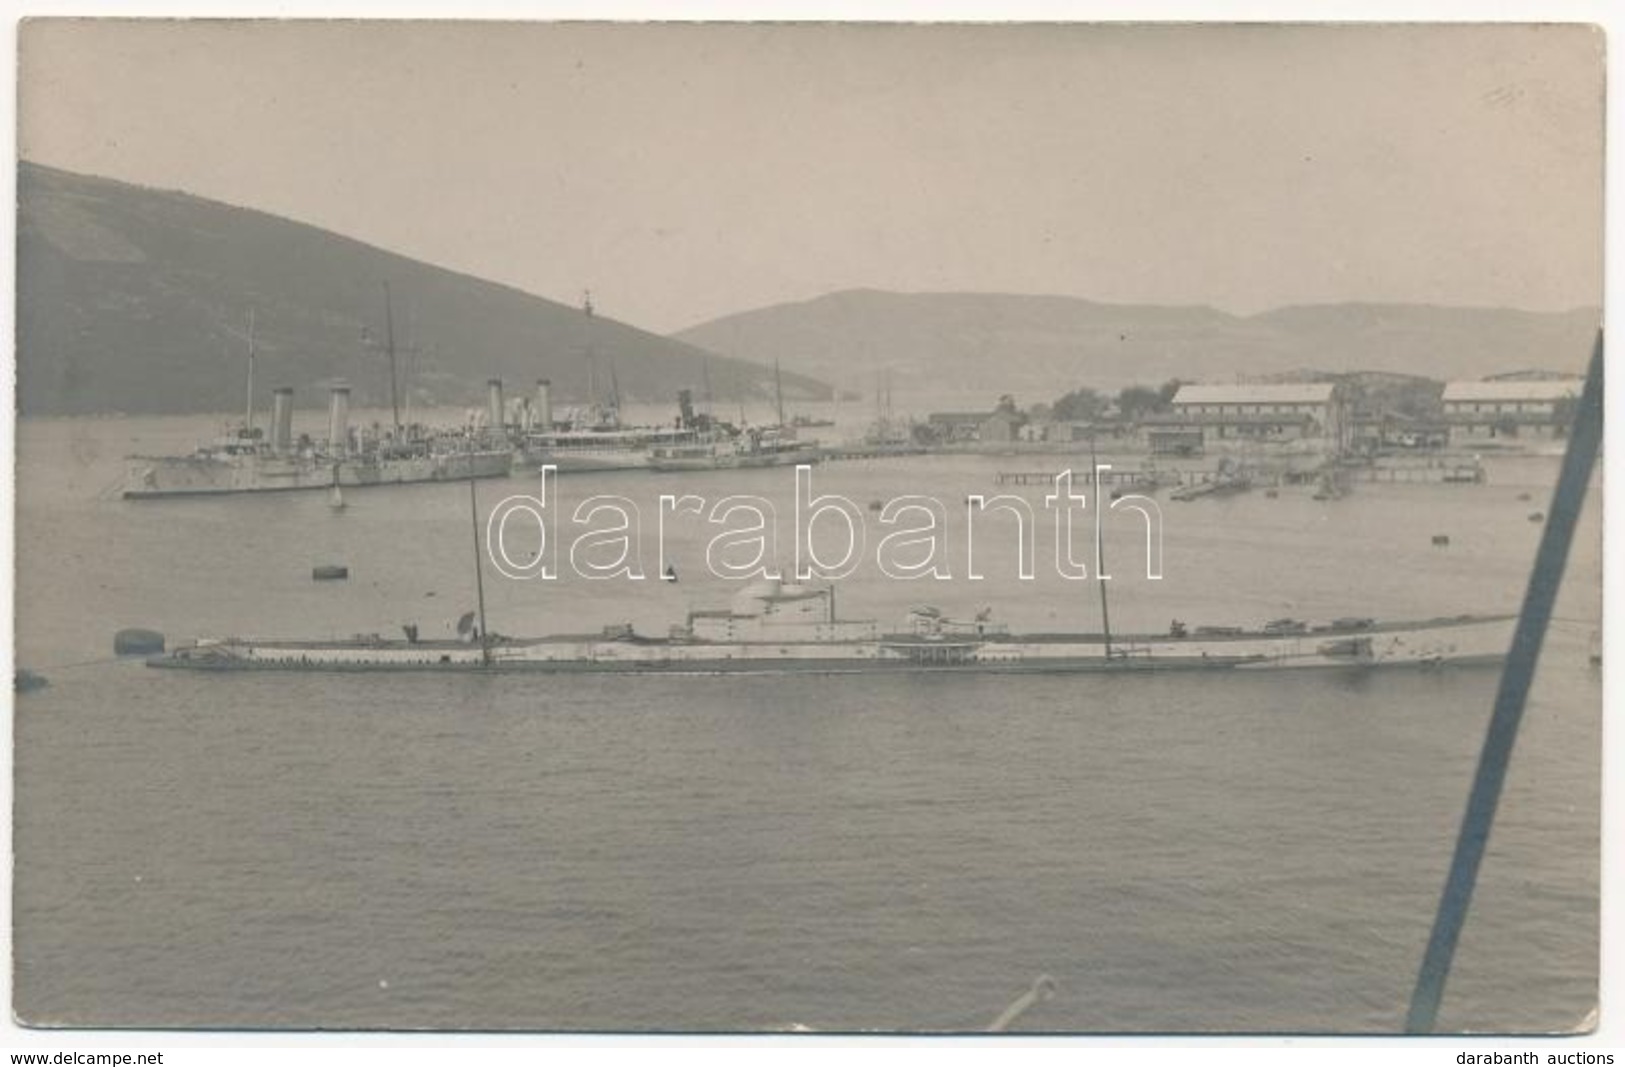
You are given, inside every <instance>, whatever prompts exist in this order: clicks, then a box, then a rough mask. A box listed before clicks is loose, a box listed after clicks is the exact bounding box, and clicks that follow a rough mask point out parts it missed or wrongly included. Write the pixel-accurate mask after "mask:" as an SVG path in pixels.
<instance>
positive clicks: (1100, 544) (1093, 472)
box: [1089, 430, 1112, 663]
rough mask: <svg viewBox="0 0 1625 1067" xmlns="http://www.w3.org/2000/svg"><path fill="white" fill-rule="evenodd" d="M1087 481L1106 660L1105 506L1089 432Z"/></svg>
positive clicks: (1108, 642) (1108, 634)
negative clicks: (1102, 530)
mask: <svg viewBox="0 0 1625 1067" xmlns="http://www.w3.org/2000/svg"><path fill="white" fill-rule="evenodd" d="M1089 481H1090V484H1092V485H1093V486H1094V489H1095V509H1096V511H1095V523H1096V525H1095V584H1096V585H1098V586H1099V587H1100V626H1101V629H1102V630H1103V631H1104V633H1105V637H1106V661H1107V662H1108V663H1110V662H1111V658H1112V616H1111V612H1110V611H1109V610H1108V609H1107V605H1106V545H1105V543H1104V540H1103V538H1102V536H1101V533H1100V525H1099V524H1100V520H1101V513H1100V510H1099V509H1100V508H1103V507H1105V506H1106V505H1105V504H1104V500H1105V498H1104V496H1102V495H1101V491H1100V465H1099V464H1098V463H1097V462H1096V461H1095V434H1094V431H1093V430H1091V431H1090V432H1089Z"/></svg>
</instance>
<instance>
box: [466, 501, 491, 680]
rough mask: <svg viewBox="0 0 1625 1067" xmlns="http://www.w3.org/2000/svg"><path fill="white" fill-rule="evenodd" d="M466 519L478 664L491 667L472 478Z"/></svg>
mask: <svg viewBox="0 0 1625 1067" xmlns="http://www.w3.org/2000/svg"><path fill="white" fill-rule="evenodd" d="M468 517H469V519H470V520H471V521H472V523H473V526H474V591H475V594H476V596H477V597H478V598H479V608H480V662H481V663H483V664H484V665H485V666H487V667H489V666H490V665H491V638H490V635H489V633H488V632H487V631H486V629H485V575H484V572H483V571H482V569H481V567H480V506H479V499H478V496H477V491H476V489H475V485H474V476H473V475H472V474H470V475H469V476H468Z"/></svg>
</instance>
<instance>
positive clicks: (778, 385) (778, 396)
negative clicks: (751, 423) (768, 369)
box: [773, 356, 784, 429]
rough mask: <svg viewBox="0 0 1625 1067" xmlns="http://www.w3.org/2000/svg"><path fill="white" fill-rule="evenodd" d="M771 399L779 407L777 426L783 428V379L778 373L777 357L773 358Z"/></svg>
mask: <svg viewBox="0 0 1625 1067" xmlns="http://www.w3.org/2000/svg"><path fill="white" fill-rule="evenodd" d="M773 399H774V401H775V402H776V403H777V404H778V407H779V428H780V429H783V428H784V380H783V378H782V377H781V376H780V375H779V361H778V357H776V356H775V357H774V359H773Z"/></svg>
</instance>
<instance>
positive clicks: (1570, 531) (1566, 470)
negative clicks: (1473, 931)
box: [1405, 331, 1603, 1034]
mask: <svg viewBox="0 0 1625 1067" xmlns="http://www.w3.org/2000/svg"><path fill="white" fill-rule="evenodd" d="M1602 351H1603V344H1602V333H1601V332H1600V331H1599V332H1598V334H1597V343H1596V347H1595V348H1593V349H1592V352H1591V365H1590V367H1589V368H1588V369H1587V371H1586V381H1585V389H1584V391H1583V392H1582V393H1581V394H1580V403H1579V405H1578V407H1577V408H1576V410H1575V414H1574V424H1573V427H1572V428H1571V429H1570V432H1569V447H1568V451H1567V452H1565V453H1564V455H1563V467H1562V470H1561V471H1560V472H1559V473H1558V477H1557V488H1556V489H1555V490H1554V491H1553V493H1552V506H1551V509H1550V510H1549V511H1548V512H1547V513H1546V529H1545V531H1544V532H1542V534H1541V537H1540V548H1539V549H1538V550H1537V551H1536V552H1535V566H1534V569H1533V570H1532V571H1531V572H1530V574H1529V587H1528V589H1527V590H1526V591H1525V593H1524V598H1523V610H1522V611H1521V612H1520V613H1519V615H1518V626H1517V629H1516V630H1515V631H1514V632H1513V635H1512V649H1511V651H1510V652H1508V653H1507V660H1506V666H1505V667H1504V668H1503V669H1502V671H1501V686H1500V688H1499V689H1498V690H1497V691H1496V694H1495V710H1494V711H1493V712H1492V713H1491V715H1490V725H1489V730H1488V731H1487V732H1486V734H1485V736H1484V748H1483V750H1482V751H1481V752H1480V753H1479V757H1478V772H1477V774H1476V775H1474V777H1473V789H1472V792H1471V793H1470V794H1469V796H1468V799H1467V811H1466V814H1465V815H1463V816H1462V820H1461V831H1460V833H1459V834H1458V836H1457V838H1456V853H1455V856H1454V857H1453V858H1452V859H1451V861H1450V874H1449V876H1448V877H1447V878H1446V879H1445V884H1444V893H1443V895H1442V896H1441V897H1440V899H1439V910H1438V913H1437V914H1436V915H1435V916H1434V919H1433V933H1432V934H1431V935H1430V936H1429V938H1428V946H1427V952H1426V954H1425V955H1424V956H1423V958H1422V968H1421V970H1420V971H1419V972H1418V973H1417V976H1416V988H1415V990H1414V991H1412V993H1411V1007H1410V1012H1409V1014H1408V1015H1407V1016H1406V1018H1405V1032H1406V1033H1411V1034H1426V1033H1431V1032H1432V1031H1433V1024H1434V1021H1435V1020H1436V1019H1437V1017H1438V1014H1439V1001H1440V999H1441V998H1442V997H1443V996H1444V986H1445V981H1446V980H1447V979H1448V978H1449V977H1450V964H1451V962H1452V960H1454V958H1455V954H1456V941H1457V940H1458V939H1459V938H1460V936H1461V928H1462V924H1463V923H1465V922H1466V920H1467V908H1468V906H1469V905H1470V904H1471V903H1472V899H1473V887H1474V885H1475V884H1476V883H1477V881H1478V868H1479V865H1480V863H1482V861H1483V859H1484V848H1485V845H1486V844H1487V843H1488V841H1489V836H1490V827H1491V825H1492V824H1493V823H1494V822H1495V809H1496V807H1497V806H1498V805H1499V804H1500V802H1501V787H1502V786H1503V785H1504V784H1505V783H1506V774H1507V764H1508V762H1509V761H1510V760H1511V758H1512V746H1513V743H1514V742H1516V741H1517V739H1518V726H1519V724H1520V723H1521V722H1522V720H1523V709H1524V704H1525V702H1526V701H1527V699H1528V697H1529V685H1530V682H1531V681H1533V679H1534V675H1535V664H1536V662H1537V661H1538V660H1539V659H1540V645H1541V641H1542V639H1544V638H1545V636H1546V625H1547V623H1548V622H1550V621H1551V617H1552V604H1553V602H1554V601H1555V600H1556V599H1557V588H1558V585H1559V583H1560V581H1561V579H1562V577H1563V567H1564V564H1566V563H1567V562H1568V557H1569V546H1570V545H1571V544H1573V542H1574V528H1575V526H1576V524H1577V523H1578V521H1579V518H1580V505H1581V504H1582V503H1584V502H1585V495H1586V485H1587V484H1588V483H1589V482H1590V480H1591V469H1592V467H1593V465H1594V464H1595V463H1596V459H1597V450H1598V448H1599V447H1600V446H1601V444H1602V378H1603V356H1602Z"/></svg>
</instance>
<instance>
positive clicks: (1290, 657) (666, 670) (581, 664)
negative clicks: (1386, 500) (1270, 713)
mask: <svg viewBox="0 0 1625 1067" xmlns="http://www.w3.org/2000/svg"><path fill="white" fill-rule="evenodd" d="M1512 624H1513V619H1512V618H1511V617H1508V616H1499V617H1460V618H1455V619H1446V620H1429V621H1426V622H1419V623H1392V624H1384V625H1380V626H1373V627H1371V628H1369V629H1362V630H1359V631H1353V632H1350V631H1321V632H1310V633H1303V634H1293V635H1276V634H1265V633H1242V634H1235V635H1229V636H1225V637H1220V638H1176V637H1170V636H1166V635H1126V636H1122V637H1114V638H1113V640H1112V641H1111V643H1110V645H1109V646H1108V644H1107V642H1106V641H1105V639H1104V638H1103V637H1101V636H1099V635H1089V634H1079V635H1064V634H1051V635H1043V634H1040V635H1000V636H997V637H988V638H985V639H983V638H977V639H955V640H933V639H929V638H919V637H915V636H912V635H887V636H881V637H878V638H875V639H868V640H853V641H840V642H826V641H733V642H730V641H691V640H667V639H654V638H637V637H631V636H628V635H626V634H620V635H618V636H615V637H554V638H541V639H537V640H533V641H515V640H510V639H500V640H497V641H494V642H493V643H492V645H491V647H490V649H489V650H488V651H482V650H481V649H480V648H479V647H478V646H477V645H473V644H468V643H461V642H457V643H453V642H426V643H408V642H404V641H386V640H382V639H372V640H364V641H348V642H288V641H245V640H231V641H221V642H214V643H207V644H201V645H198V646H195V647H191V648H180V649H176V650H175V651H173V652H169V653H166V654H165V655H162V656H156V657H153V658H152V659H150V660H148V661H147V662H148V664H149V665H150V666H153V667H159V668H173V669H189V670H209V671H237V670H294V671H338V672H371V671H412V672H421V671H441V672H445V671H450V672H468V671H475V672H488V671H499V672H509V671H512V672H544V673H597V674H606V673H608V674H793V673H811V674H871V673H890V674H898V673H903V674H909V673H918V674H924V673H932V674H938V673H941V674H1082V673H1112V674H1126V673H1141V672H1149V671H1229V670H1304V669H1340V670H1368V669H1374V668H1387V667H1441V666H1447V665H1448V666H1479V665H1492V664H1496V663H1499V662H1501V661H1502V660H1503V659H1504V658H1505V655H1506V650H1507V648H1508V647H1509V646H1510V643H1511V635H1512Z"/></svg>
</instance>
